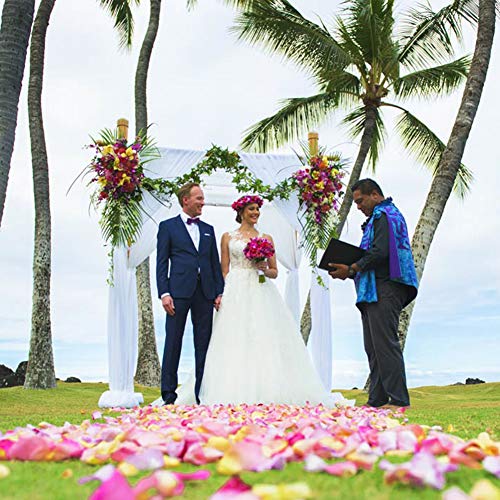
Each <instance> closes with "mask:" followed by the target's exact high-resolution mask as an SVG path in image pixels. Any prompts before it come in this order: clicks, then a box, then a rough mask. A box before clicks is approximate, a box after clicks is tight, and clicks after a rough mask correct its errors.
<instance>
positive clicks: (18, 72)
mask: <svg viewBox="0 0 500 500" xmlns="http://www.w3.org/2000/svg"><path fill="white" fill-rule="evenodd" d="M34 10H35V0H5V2H4V4H3V10H2V27H1V28H0V67H1V68H2V71H0V151H2V154H1V155H0V226H1V225H2V216H3V209H4V206H5V195H6V193H7V183H8V180H9V171H10V160H11V158H12V151H13V149H14V139H15V135H16V125H17V106H18V104H19V94H20V93H21V85H22V81H23V75H24V66H25V62H26V52H27V48H28V42H29V38H30V31H31V25H32V23H33V12H34Z"/></svg>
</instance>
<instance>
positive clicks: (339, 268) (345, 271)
mask: <svg viewBox="0 0 500 500" xmlns="http://www.w3.org/2000/svg"><path fill="white" fill-rule="evenodd" d="M328 267H331V268H332V271H328V274H329V275H330V276H331V277H332V278H334V279H339V280H345V279H346V278H347V277H348V276H349V266H347V265H345V264H335V263H334V262H329V263H328Z"/></svg>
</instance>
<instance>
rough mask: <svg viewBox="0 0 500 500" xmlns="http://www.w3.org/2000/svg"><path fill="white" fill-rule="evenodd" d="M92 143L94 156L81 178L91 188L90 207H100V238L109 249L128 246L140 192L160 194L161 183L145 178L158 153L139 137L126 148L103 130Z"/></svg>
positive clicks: (136, 224)
mask: <svg viewBox="0 0 500 500" xmlns="http://www.w3.org/2000/svg"><path fill="white" fill-rule="evenodd" d="M92 141H93V144H91V145H90V146H89V147H90V148H93V149H94V150H95V155H94V157H93V158H92V160H91V161H90V163H89V165H87V167H85V169H84V170H83V172H82V174H84V175H88V176H90V181H89V183H88V185H89V186H93V187H95V189H94V192H93V193H92V195H91V203H92V205H93V206H94V207H95V208H96V209H97V208H98V207H99V206H100V205H103V208H102V213H101V219H100V221H99V224H100V225H101V229H102V234H103V238H104V240H105V241H106V242H107V243H109V244H110V245H111V247H112V248H114V247H117V246H120V245H124V246H130V245H131V244H132V243H134V242H135V240H136V238H137V235H138V234H139V232H140V228H141V225H142V219H143V215H144V210H143V209H142V207H141V201H142V199H143V196H144V192H145V191H148V192H150V193H151V194H153V196H157V195H159V194H160V193H162V192H163V190H164V186H163V181H162V180H161V179H150V178H148V177H147V176H146V174H145V165H146V164H147V163H148V162H150V161H152V160H155V159H157V158H159V157H160V154H159V151H158V149H157V147H156V146H155V145H154V143H153V142H152V141H151V140H150V139H149V138H148V137H147V136H146V135H145V134H143V133H140V134H139V135H138V136H137V137H136V138H135V139H134V141H133V142H132V143H130V144H129V143H127V140H126V139H122V138H119V137H118V136H117V132H113V131H111V130H108V129H106V130H103V131H102V132H101V134H100V137H99V138H98V139H92Z"/></svg>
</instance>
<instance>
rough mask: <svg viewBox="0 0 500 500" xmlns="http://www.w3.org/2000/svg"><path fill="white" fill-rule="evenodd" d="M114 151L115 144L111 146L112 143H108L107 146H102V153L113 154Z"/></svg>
mask: <svg viewBox="0 0 500 500" xmlns="http://www.w3.org/2000/svg"><path fill="white" fill-rule="evenodd" d="M113 153H114V149H113V146H111V144H108V145H107V146H104V147H103V148H102V154H103V155H104V156H106V155H110V154H113Z"/></svg>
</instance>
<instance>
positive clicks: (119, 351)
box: [98, 247, 144, 408]
mask: <svg viewBox="0 0 500 500" xmlns="http://www.w3.org/2000/svg"><path fill="white" fill-rule="evenodd" d="M113 280H114V284H115V286H112V287H110V289H109V302H108V363H109V391H106V392H104V393H103V394H102V395H101V397H100V398H99V403H98V404H99V407H101V408H110V407H114V406H121V407H125V408H130V407H133V406H137V405H138V404H139V403H142V402H143V401H144V399H143V397H142V394H140V393H138V392H134V372H135V364H136V361H137V290H136V281H135V269H133V268H129V267H127V249H126V248H124V247H120V248H115V251H114V255H113ZM131 312H132V313H131Z"/></svg>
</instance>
